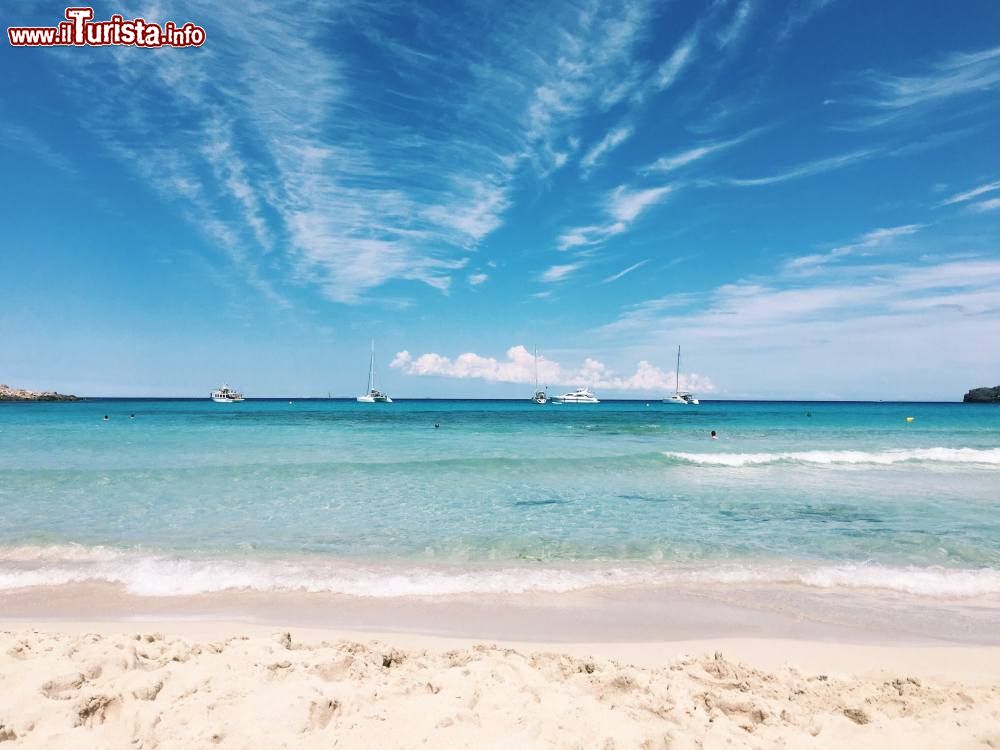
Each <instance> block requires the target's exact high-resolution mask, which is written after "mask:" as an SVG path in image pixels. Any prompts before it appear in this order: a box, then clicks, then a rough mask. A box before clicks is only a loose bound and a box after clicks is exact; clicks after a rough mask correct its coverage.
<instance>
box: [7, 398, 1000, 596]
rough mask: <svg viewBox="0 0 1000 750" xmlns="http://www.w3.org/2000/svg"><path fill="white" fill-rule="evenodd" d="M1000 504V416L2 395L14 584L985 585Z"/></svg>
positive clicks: (940, 592)
mask: <svg viewBox="0 0 1000 750" xmlns="http://www.w3.org/2000/svg"><path fill="white" fill-rule="evenodd" d="M105 414H107V415H108V416H109V417H110V419H109V420H108V421H104V419H103V416H104V415H105ZM131 414H134V415H135V418H134V419H131V418H130V415H131ZM906 417H913V418H914V419H913V421H912V422H907V421H906ZM435 424H439V425H440V427H438V428H436V427H435ZM713 429H714V430H717V431H718V433H719V439H718V440H712V439H710V437H709V433H710V431H711V430H713ZM998 511H1000V408H996V407H993V406H991V405H971V404H890V403H885V404H881V403H880V404H872V403H760V402H756V403H746V402H714V403H711V402H710V403H703V404H702V405H701V406H699V407H684V406H674V405H669V404H662V403H659V402H657V401H650V402H648V404H647V403H646V402H605V403H602V404H600V405H552V404H550V405H545V406H538V405H535V404H532V403H530V402H528V401H524V402H510V401H453V402H452V401H397V402H396V403H395V404H391V405H371V404H356V403H354V402H347V401H329V400H316V401H308V400H303V401H295V402H293V403H289V402H288V401H246V402H243V403H241V404H215V403H212V402H210V401H208V400H201V401H148V400H92V401H85V402H79V403H51V404H44V403H43V404H38V403H33V404H15V403H7V404H0V588H13V587H20V586H26V585H38V584H46V583H61V582H68V581H77V580H87V579H102V580H111V581H117V582H120V583H123V584H124V585H126V586H127V587H128V588H129V589H130V590H132V591H133V592H135V593H140V594H158V595H168V594H176V593H191V592H197V591H212V590H220V589H227V588H257V589H264V590H269V589H305V590H327V591H339V592H343V593H350V594H361V595H373V596H382V595H395V594H435V593H453V592H464V591H523V590H552V591H563V590H568V589H573V588H580V587H584V586H591V585H631V584H637V583H649V582H664V583H685V582H695V583H711V582H741V581H775V582H782V581H790V582H794V583H797V584H804V585H808V586H818V587H831V586H837V587H842V586H846V587H872V588H888V589H894V590H898V591H903V592H909V593H912V594H920V595H930V596H943V597H970V596H979V595H995V594H1000V512H998Z"/></svg>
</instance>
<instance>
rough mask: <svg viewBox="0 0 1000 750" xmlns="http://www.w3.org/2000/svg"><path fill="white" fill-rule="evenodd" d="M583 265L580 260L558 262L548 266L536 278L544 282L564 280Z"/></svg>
mask: <svg viewBox="0 0 1000 750" xmlns="http://www.w3.org/2000/svg"><path fill="white" fill-rule="evenodd" d="M583 266H584V264H583V263H582V262H577V263H558V264H556V265H554V266H549V268H548V269H547V270H545V271H544V272H542V274H541V275H540V276H539V277H538V279H539V281H544V282H546V283H552V282H555V281H564V280H566V279H567V278H569V277H570V276H572V275H573V274H574V273H576V272H577V271H579V270H580V269H581V268H583Z"/></svg>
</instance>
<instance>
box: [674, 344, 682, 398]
mask: <svg viewBox="0 0 1000 750" xmlns="http://www.w3.org/2000/svg"><path fill="white" fill-rule="evenodd" d="M680 392H681V345H680V344H678V345H677V373H676V374H675V375H674V393H675V394H676V393H680Z"/></svg>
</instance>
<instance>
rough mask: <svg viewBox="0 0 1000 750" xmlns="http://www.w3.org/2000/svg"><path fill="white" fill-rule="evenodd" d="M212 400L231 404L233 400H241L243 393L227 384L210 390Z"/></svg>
mask: <svg viewBox="0 0 1000 750" xmlns="http://www.w3.org/2000/svg"><path fill="white" fill-rule="evenodd" d="M212 400H213V401H215V402H216V403H218V404H231V403H233V402H235V401H242V400H243V394H242V393H240V392H239V391H237V390H234V389H233V388H230V387H229V386H228V385H224V386H221V387H220V388H216V389H215V390H214V391H212Z"/></svg>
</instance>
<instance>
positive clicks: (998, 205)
mask: <svg viewBox="0 0 1000 750" xmlns="http://www.w3.org/2000/svg"><path fill="white" fill-rule="evenodd" d="M972 209H973V210H974V211H980V212H982V211H997V210H1000V198H990V199H989V200H988V201H979V202H978V203H974V204H972Z"/></svg>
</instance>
